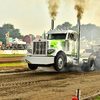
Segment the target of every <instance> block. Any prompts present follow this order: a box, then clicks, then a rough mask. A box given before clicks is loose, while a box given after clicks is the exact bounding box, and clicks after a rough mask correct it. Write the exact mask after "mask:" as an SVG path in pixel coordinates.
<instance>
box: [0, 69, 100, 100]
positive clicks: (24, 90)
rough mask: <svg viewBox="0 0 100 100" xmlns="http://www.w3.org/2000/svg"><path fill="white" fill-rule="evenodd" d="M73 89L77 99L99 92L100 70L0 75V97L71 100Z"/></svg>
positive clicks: (14, 99) (8, 98)
mask: <svg viewBox="0 0 100 100" xmlns="http://www.w3.org/2000/svg"><path fill="white" fill-rule="evenodd" d="M76 89H80V90H81V98H84V97H87V96H89V95H93V94H96V93H98V92H100V72H87V73H86V72H84V73H79V72H67V73H57V72H45V71H38V70H37V71H33V72H32V73H22V74H21V73H20V74H16V75H15V74H14V75H1V76H0V100H72V97H73V94H75V92H76Z"/></svg>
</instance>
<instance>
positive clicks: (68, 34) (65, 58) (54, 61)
mask: <svg viewBox="0 0 100 100" xmlns="http://www.w3.org/2000/svg"><path fill="white" fill-rule="evenodd" d="M77 22H78V31H77V32H76V31H74V30H69V29H68V30H57V29H56V30H55V29H54V21H53V20H52V21H51V30H50V31H48V32H47V33H46V35H47V39H39V40H33V43H32V46H31V47H30V48H28V49H27V51H28V52H27V54H26V57H25V60H26V62H27V63H28V67H29V68H30V69H31V70H36V69H37V68H38V67H44V66H45V67H50V66H53V67H54V69H55V70H56V71H57V72H65V71H68V70H69V68H70V67H73V66H76V67H77V66H78V67H80V68H81V69H82V70H83V71H94V70H95V56H93V55H92V53H82V54H80V19H79V18H78V21H77Z"/></svg>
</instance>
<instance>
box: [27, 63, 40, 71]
mask: <svg viewBox="0 0 100 100" xmlns="http://www.w3.org/2000/svg"><path fill="white" fill-rule="evenodd" d="M28 67H29V68H30V69H31V70H36V69H37V68H38V66H37V65H34V64H28Z"/></svg>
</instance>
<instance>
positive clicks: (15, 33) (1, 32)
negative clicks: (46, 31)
mask: <svg viewBox="0 0 100 100" xmlns="http://www.w3.org/2000/svg"><path fill="white" fill-rule="evenodd" d="M7 32H9V37H12V38H20V39H23V37H24V36H23V35H21V33H20V30H19V29H15V28H14V26H13V25H12V24H4V25H3V26H2V27H0V37H5V34H6V33H7Z"/></svg>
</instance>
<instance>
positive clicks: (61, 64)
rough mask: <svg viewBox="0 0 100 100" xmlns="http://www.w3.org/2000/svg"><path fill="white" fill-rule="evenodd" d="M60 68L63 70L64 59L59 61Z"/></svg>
mask: <svg viewBox="0 0 100 100" xmlns="http://www.w3.org/2000/svg"><path fill="white" fill-rule="evenodd" d="M58 68H59V69H62V68H63V59H62V58H59V59H58Z"/></svg>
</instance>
